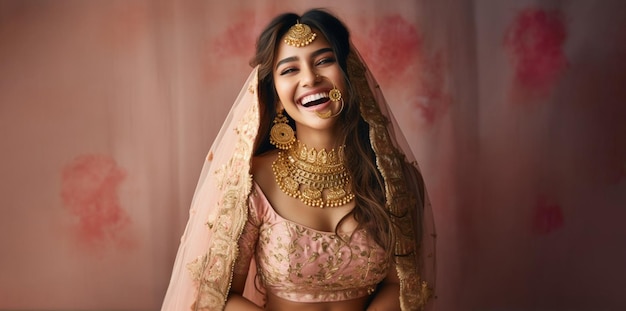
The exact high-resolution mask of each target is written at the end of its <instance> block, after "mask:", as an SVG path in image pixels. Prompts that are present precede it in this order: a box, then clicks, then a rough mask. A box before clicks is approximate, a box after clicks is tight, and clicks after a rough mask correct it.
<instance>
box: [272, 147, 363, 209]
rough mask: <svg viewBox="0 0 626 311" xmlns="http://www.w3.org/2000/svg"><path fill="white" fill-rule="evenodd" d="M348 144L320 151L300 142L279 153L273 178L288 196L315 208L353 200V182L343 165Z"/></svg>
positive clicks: (343, 203) (340, 204) (273, 166)
mask: <svg viewBox="0 0 626 311" xmlns="http://www.w3.org/2000/svg"><path fill="white" fill-rule="evenodd" d="M344 149H345V145H343V146H341V147H339V150H335V149H332V150H330V151H326V149H322V150H320V151H317V150H315V149H314V148H308V147H307V146H306V145H304V144H303V143H302V142H300V141H297V142H296V143H294V144H293V145H292V146H291V147H290V148H289V149H287V150H284V151H282V150H281V151H279V152H278V158H276V160H275V161H274V163H272V170H273V171H274V178H276V183H277V184H278V186H279V187H280V189H281V190H282V191H283V192H284V193H286V194H287V195H289V196H291V197H294V198H296V199H299V200H300V201H302V203H304V204H306V205H309V206H312V207H319V208H325V207H337V206H342V205H345V204H347V203H349V202H351V201H352V200H353V199H354V193H353V192H352V181H351V178H350V175H349V174H348V172H347V170H346V167H345V166H344V165H343V162H344Z"/></svg>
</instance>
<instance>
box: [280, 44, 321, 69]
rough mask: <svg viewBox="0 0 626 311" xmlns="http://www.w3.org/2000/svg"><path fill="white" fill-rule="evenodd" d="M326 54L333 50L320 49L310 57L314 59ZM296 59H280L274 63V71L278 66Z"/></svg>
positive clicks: (294, 57)
mask: <svg viewBox="0 0 626 311" xmlns="http://www.w3.org/2000/svg"><path fill="white" fill-rule="evenodd" d="M326 52H333V49H331V48H321V49H319V50H317V51H315V52H313V53H311V57H316V56H318V55H320V54H324V53H326ZM297 59H298V57H296V56H291V57H287V58H284V59H281V60H279V61H278V62H277V63H276V68H275V69H277V68H278V66H280V65H282V64H284V63H289V62H293V61H295V60H297Z"/></svg>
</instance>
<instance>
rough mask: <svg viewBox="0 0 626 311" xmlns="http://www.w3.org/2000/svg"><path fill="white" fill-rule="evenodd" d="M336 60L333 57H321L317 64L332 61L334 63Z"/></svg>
mask: <svg viewBox="0 0 626 311" xmlns="http://www.w3.org/2000/svg"><path fill="white" fill-rule="evenodd" d="M334 62H335V59H334V58H332V57H325V58H322V59H320V60H319V61H318V62H317V65H324V64H330V63H334Z"/></svg>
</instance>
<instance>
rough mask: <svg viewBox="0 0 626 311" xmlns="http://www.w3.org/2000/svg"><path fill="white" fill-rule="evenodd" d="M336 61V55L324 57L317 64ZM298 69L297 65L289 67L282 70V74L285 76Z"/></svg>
mask: <svg viewBox="0 0 626 311" xmlns="http://www.w3.org/2000/svg"><path fill="white" fill-rule="evenodd" d="M334 62H335V58H334V57H324V58H322V59H320V60H319V61H317V62H316V63H315V66H319V65H325V64H332V63H334ZM296 70H298V69H297V68H295V67H289V68H285V69H284V70H283V71H281V72H280V75H281V76H284V75H286V74H289V73H292V72H294V71H296Z"/></svg>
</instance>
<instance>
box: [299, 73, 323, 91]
mask: <svg viewBox="0 0 626 311" xmlns="http://www.w3.org/2000/svg"><path fill="white" fill-rule="evenodd" d="M320 81H322V77H321V76H320V75H319V74H318V73H317V72H315V70H313V69H305V70H303V71H302V86H308V87H311V86H314V85H315V84H317V83H318V82H320Z"/></svg>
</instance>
